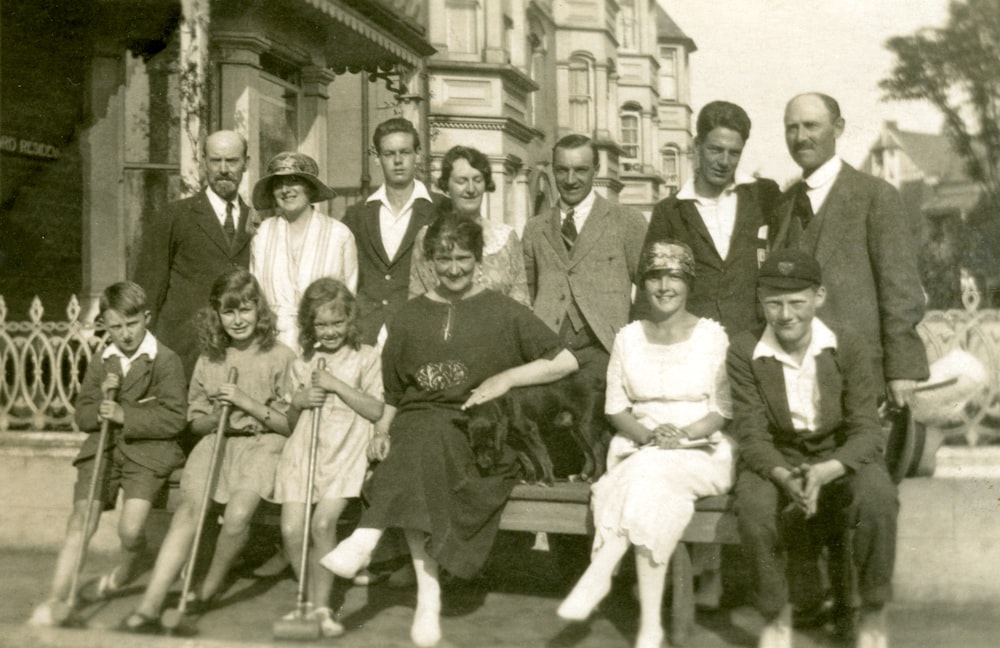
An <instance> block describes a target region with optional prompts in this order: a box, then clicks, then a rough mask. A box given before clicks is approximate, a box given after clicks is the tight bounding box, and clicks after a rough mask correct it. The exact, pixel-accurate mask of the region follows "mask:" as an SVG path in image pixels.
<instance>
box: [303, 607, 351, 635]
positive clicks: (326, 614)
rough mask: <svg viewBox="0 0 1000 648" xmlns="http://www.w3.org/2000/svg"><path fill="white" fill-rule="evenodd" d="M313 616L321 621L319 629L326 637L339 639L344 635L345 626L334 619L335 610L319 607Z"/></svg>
mask: <svg viewBox="0 0 1000 648" xmlns="http://www.w3.org/2000/svg"><path fill="white" fill-rule="evenodd" d="M311 616H312V618H314V619H318V620H319V629H320V632H322V633H323V636H324V637H339V636H340V635H342V634H344V626H343V625H342V624H341V623H340V622H339V621H337V620H335V619H334V618H333V610H331V609H330V608H328V607H318V608H316V609H315V610H313V612H312V615H311Z"/></svg>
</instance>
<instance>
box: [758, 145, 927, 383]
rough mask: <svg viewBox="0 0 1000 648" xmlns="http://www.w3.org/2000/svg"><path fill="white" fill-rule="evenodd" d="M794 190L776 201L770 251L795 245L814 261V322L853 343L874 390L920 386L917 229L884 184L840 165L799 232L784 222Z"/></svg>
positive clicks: (923, 367) (923, 372)
mask: <svg viewBox="0 0 1000 648" xmlns="http://www.w3.org/2000/svg"><path fill="white" fill-rule="evenodd" d="M798 187H799V185H798V184H796V185H793V186H792V187H791V188H790V189H789V190H788V191H786V192H785V193H784V194H783V195H782V197H781V201H780V203H779V206H778V218H779V221H780V226H779V229H778V232H777V234H776V236H775V241H774V247H775V248H780V247H790V246H793V245H798V246H799V247H800V248H802V249H803V250H806V251H807V252H810V253H811V254H813V255H814V256H815V257H816V260H817V261H819V264H820V267H822V268H823V284H824V285H825V286H826V294H827V297H826V303H825V304H824V305H823V308H822V309H820V311H819V313H818V314H819V316H820V317H821V318H822V320H823V321H824V322H827V323H829V324H830V325H831V326H834V327H837V328H839V329H840V330H845V331H846V330H849V331H853V332H855V333H856V334H858V335H859V336H860V338H861V340H862V342H863V343H864V344H866V345H867V347H868V356H869V359H870V361H871V363H872V365H873V367H874V371H875V376H876V378H877V379H878V380H879V381H880V383H881V382H884V381H887V380H892V379H894V378H911V379H914V380H923V379H926V378H927V376H928V370H927V354H926V352H925V351H924V345H923V342H922V341H921V339H920V336H919V335H918V334H917V330H916V326H917V323H918V322H920V320H921V318H923V316H924V295H923V291H922V290H921V288H920V275H919V273H918V270H917V242H916V236H915V233H916V231H917V230H918V228H919V227H920V225H919V223H918V222H917V221H914V220H912V219H909V218H908V217H907V215H906V214H905V213H904V211H903V203H902V200H901V199H900V197H899V194H898V193H897V192H896V190H895V188H893V186H892V185H890V184H889V183H887V182H885V181H884V180H881V179H879V178H875V177H873V176H870V175H868V174H866V173H861V172H860V171H856V170H855V169H854V168H852V167H851V166H850V165H848V164H846V163H844V165H843V167H842V168H841V170H840V173H839V174H838V175H837V179H836V180H835V181H834V183H833V186H832V187H831V188H830V193H829V194H828V195H827V197H826V200H825V201H824V202H823V205H822V206H821V207H820V209H819V212H818V213H817V214H816V216H815V217H814V218H813V219H812V222H811V223H810V224H809V227H808V228H806V230H805V231H804V232H801V233H800V232H798V227H797V223H798V220H797V219H795V221H794V222H793V219H792V203H793V202H794V200H795V192H797V191H799V188H798ZM880 391H881V390H880Z"/></svg>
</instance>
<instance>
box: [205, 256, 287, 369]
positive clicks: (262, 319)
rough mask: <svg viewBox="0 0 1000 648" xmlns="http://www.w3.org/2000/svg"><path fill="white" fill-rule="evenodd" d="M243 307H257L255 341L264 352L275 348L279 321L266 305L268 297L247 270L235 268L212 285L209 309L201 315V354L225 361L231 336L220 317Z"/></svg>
mask: <svg viewBox="0 0 1000 648" xmlns="http://www.w3.org/2000/svg"><path fill="white" fill-rule="evenodd" d="M243 304H253V305H255V306H256V307H257V326H256V327H255V330H254V338H255V339H256V341H257V345H258V346H259V347H260V349H261V350H263V351H269V350H270V349H272V348H273V347H274V344H275V342H276V341H277V339H278V325H277V318H276V317H275V315H274V312H273V311H272V310H271V306H270V305H269V304H268V303H267V297H265V296H264V292H263V291H262V290H261V289H260V284H258V283H257V280H256V279H254V276H253V275H252V274H250V272H249V271H248V270H246V269H244V268H233V269H232V270H227V271H226V272H224V273H222V274H221V275H219V277H218V278H217V279H216V280H215V282H214V283H213V284H212V290H211V292H210V293H209V295H208V308H203V309H202V310H201V311H200V312H199V314H198V346H199V348H200V349H201V352H202V353H203V354H204V355H206V356H208V359H209V360H211V361H213V362H222V361H223V360H225V359H226V347H228V346H229V345H230V343H231V340H230V339H229V335H227V334H226V330H225V329H224V328H223V327H222V318H221V317H220V315H219V314H220V313H221V312H222V311H225V310H230V309H235V308H239V307H240V306H242V305H243Z"/></svg>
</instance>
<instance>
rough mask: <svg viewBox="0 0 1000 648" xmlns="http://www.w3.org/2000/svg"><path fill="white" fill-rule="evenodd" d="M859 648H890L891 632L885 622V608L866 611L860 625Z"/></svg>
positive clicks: (862, 614)
mask: <svg viewBox="0 0 1000 648" xmlns="http://www.w3.org/2000/svg"><path fill="white" fill-rule="evenodd" d="M856 645H857V648H889V632H888V630H887V628H886V622H885V608H881V609H878V610H865V611H863V612H862V613H861V622H860V623H859V624H858V641H857V644H856Z"/></svg>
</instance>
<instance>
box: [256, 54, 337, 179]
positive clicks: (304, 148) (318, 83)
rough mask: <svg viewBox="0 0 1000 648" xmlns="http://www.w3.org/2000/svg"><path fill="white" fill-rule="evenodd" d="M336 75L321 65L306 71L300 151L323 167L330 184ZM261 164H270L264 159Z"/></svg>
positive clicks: (305, 68)
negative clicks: (330, 114)
mask: <svg viewBox="0 0 1000 648" xmlns="http://www.w3.org/2000/svg"><path fill="white" fill-rule="evenodd" d="M335 78H336V75H335V74H334V73H333V71H332V70H330V69H329V68H325V67H320V66H318V65H311V66H308V67H304V68H302V116H301V128H300V129H299V132H301V133H302V141H301V143H300V144H299V151H301V152H302V153H305V154H306V155H308V156H310V157H312V158H313V159H314V160H316V163H317V164H318V165H319V172H320V174H323V175H325V176H326V177H325V178H324V181H325V182H327V183H329V181H330V156H329V145H328V141H327V128H326V127H327V123H326V114H327V113H326V103H327V100H328V99H329V98H330V93H329V88H328V86H329V85H330V84H331V83H333V80H334V79H335ZM261 164H267V162H265V161H264V160H261Z"/></svg>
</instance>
